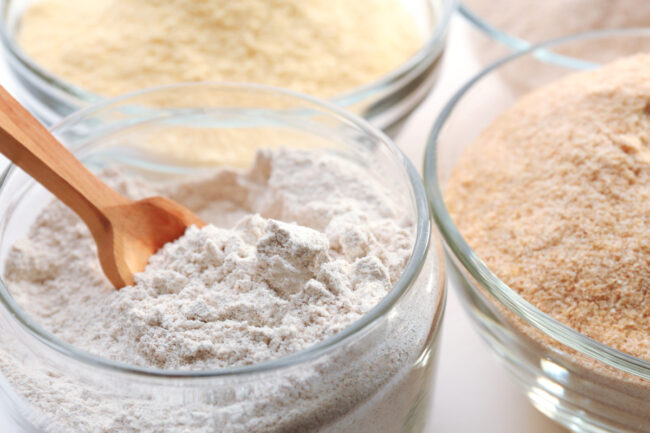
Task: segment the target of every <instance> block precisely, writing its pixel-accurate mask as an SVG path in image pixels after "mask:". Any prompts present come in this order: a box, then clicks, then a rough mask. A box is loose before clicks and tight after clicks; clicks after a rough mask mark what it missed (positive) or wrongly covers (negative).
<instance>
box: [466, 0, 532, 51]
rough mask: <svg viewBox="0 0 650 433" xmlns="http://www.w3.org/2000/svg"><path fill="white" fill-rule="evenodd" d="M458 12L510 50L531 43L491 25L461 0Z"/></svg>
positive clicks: (526, 46) (519, 48)
mask: <svg viewBox="0 0 650 433" xmlns="http://www.w3.org/2000/svg"><path fill="white" fill-rule="evenodd" d="M458 12H459V13H460V14H461V15H462V16H463V17H464V18H465V19H466V20H467V21H469V22H470V23H471V24H473V25H474V26H475V27H477V28H478V29H479V30H481V31H482V32H484V33H485V34H486V35H488V36H489V37H491V38H492V39H494V40H495V41H497V42H499V43H501V44H503V45H505V46H507V47H508V48H510V49H511V50H525V49H527V48H530V47H531V45H532V44H531V43H530V42H528V41H526V40H524V39H521V38H518V37H516V36H513V35H511V34H510V33H508V32H505V31H503V30H500V29H499V28H497V27H495V26H493V25H492V24H490V23H489V22H488V21H486V20H484V19H483V18H481V17H480V16H479V15H478V14H477V13H475V12H474V11H473V10H472V8H470V7H469V6H466V5H465V4H464V3H462V2H461V3H460V4H459V6H458Z"/></svg>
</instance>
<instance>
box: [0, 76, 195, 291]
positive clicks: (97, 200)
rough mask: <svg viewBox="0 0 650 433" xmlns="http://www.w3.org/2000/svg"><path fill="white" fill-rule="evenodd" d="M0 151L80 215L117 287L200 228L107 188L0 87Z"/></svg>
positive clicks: (186, 216)
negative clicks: (153, 257) (188, 232)
mask: <svg viewBox="0 0 650 433" xmlns="http://www.w3.org/2000/svg"><path fill="white" fill-rule="evenodd" d="M0 152H1V153H2V154H4V155H5V156H6V157H7V158H9V159H10V160H11V161H13V162H14V163H15V164H16V165H17V166H19V167H20V168H22V169H23V170H24V171H25V172H26V173H27V174H28V175H30V176H31V177H32V178H34V179H35V180H36V181H37V182H39V183H40V184H41V185H43V186H44V187H45V188H47V189H48V190H49V191H50V192H51V193H52V194H54V195H55V196H56V197H57V198H58V199H59V200H61V201H62V202H63V203H65V204H66V205H67V206H68V207H70V208H71V209H72V210H73V211H75V212H76V213H77V215H79V217H80V218H81V219H82V220H83V221H84V223H85V224H86V225H87V226H88V228H89V230H90V232H91V234H92V236H93V238H94V239H95V243H96V244H97V252H98V256H99V261H100V263H101V265H102V269H103V270H104V273H105V274H106V277H108V279H109V280H110V281H111V283H112V284H113V285H114V286H115V288H117V289H120V288H121V287H124V286H127V285H130V284H133V275H134V274H135V273H137V272H141V271H143V270H144V268H145V267H146V265H147V262H148V260H149V257H151V255H153V254H154V253H156V251H158V250H159V249H160V248H161V247H162V246H163V245H165V244H166V243H168V242H172V241H174V240H176V239H177V238H179V237H180V236H182V235H183V234H184V233H185V230H186V229H187V227H188V226H191V225H195V226H198V227H202V226H204V225H205V223H204V222H203V221H202V220H201V219H200V218H198V217H197V216H196V215H194V214H193V213H192V212H191V211H190V210H189V209H187V208H185V207H184V206H181V205H180V204H178V203H176V202H174V201H172V200H169V199H167V198H164V197H150V198H146V199H144V200H139V201H133V200H129V199H127V198H126V197H124V196H122V195H120V194H118V193H117V192H115V191H114V190H112V189H111V188H109V187H108V186H107V185H106V184H105V183H104V182H102V181H101V180H100V179H99V178H97V177H96V176H95V175H94V174H92V173H91V172H90V171H89V170H88V169H87V168H86V167H84V165H83V164H82V163H81V162H80V161H79V160H78V159H77V158H75V156H74V155H73V154H72V153H71V152H70V151H69V150H68V149H66V148H65V147H64V146H63V145H62V144H61V143H60V142H59V141H58V140H57V139H56V138H55V137H54V136H53V135H52V134H51V133H50V132H49V131H48V130H47V129H46V128H45V127H44V126H43V125H42V124H41V123H40V122H39V121H38V120H37V119H36V118H34V117H33V116H32V115H31V114H30V113H29V112H28V111H27V110H26V109H25V108H24V107H22V106H21V105H20V104H19V103H18V102H17V101H16V100H15V99H14V98H13V97H12V96H11V95H9V93H8V92H7V91H6V90H5V89H4V88H2V87H0Z"/></svg>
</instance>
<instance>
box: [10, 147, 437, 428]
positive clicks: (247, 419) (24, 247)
mask: <svg viewBox="0 0 650 433" xmlns="http://www.w3.org/2000/svg"><path fill="white" fill-rule="evenodd" d="M103 176H104V178H105V179H106V181H107V182H108V183H109V184H111V185H112V186H113V187H114V188H115V189H117V190H118V191H120V192H122V193H124V194H125V195H127V196H129V197H132V198H140V197H142V196H148V195H153V194H164V195H166V196H168V197H170V198H171V199H173V200H176V201H178V202H180V203H181V204H183V205H185V206H187V207H189V208H190V209H192V210H193V211H195V212H196V213H197V214H198V215H199V216H200V217H202V218H203V219H204V220H205V221H206V222H208V223H209V224H208V225H207V226H206V227H204V228H202V229H198V228H196V227H190V228H188V230H187V232H186V233H185V235H184V236H182V237H181V238H179V239H178V240H176V241H175V242H172V243H169V244H167V245H166V246H164V247H163V248H162V249H161V250H160V251H159V252H157V253H156V254H155V255H154V256H152V257H151V259H150V261H149V264H148V266H147V268H146V269H145V271H144V272H142V273H139V274H137V275H136V277H135V283H134V284H133V285H132V286H128V287H124V288H122V289H121V290H119V291H116V290H115V289H114V288H112V287H111V286H110V284H109V283H108V281H107V280H106V278H105V276H104V275H103V274H102V271H101V268H100V266H99V263H98V261H97V256H96V251H95V245H94V242H93V240H92V238H91V236H90V234H89V232H88V230H87V228H86V227H85V225H84V224H83V223H82V222H81V220H80V219H79V218H78V217H77V216H76V215H75V214H74V213H73V212H72V211H70V210H69V209H67V208H66V207H65V206H63V205H62V204H61V203H60V202H57V201H55V202H52V203H51V204H49V205H47V206H46V207H45V208H44V209H43V210H42V212H41V213H40V215H39V216H38V217H37V219H36V221H35V223H34V224H33V225H32V227H31V229H30V231H29V233H28V236H27V237H25V238H23V239H22V240H19V241H18V242H16V243H15V245H14V246H13V248H12V250H11V252H10V253H9V255H8V259H7V262H6V266H5V274H4V280H5V281H6V283H7V286H8V288H9V291H10V292H11V294H12V296H13V297H14V298H15V300H16V301H17V303H18V304H19V305H20V306H21V308H23V309H24V310H25V312H26V313H27V314H28V315H29V316H30V317H31V318H32V319H33V320H35V321H36V322H38V323H39V324H40V326H42V327H44V328H45V329H46V330H47V331H49V332H51V333H52V334H54V335H55V336H57V337H58V338H60V339H62V340H64V341H66V342H68V343H70V344H72V345H74V346H76V347H77V348H79V349H82V350H84V351H86V352H89V353H92V354H95V355H99V356H101V357H103V358H109V359H112V360H115V361H119V362H122V363H126V364H130V365H137V366H141V367H148V368H158V369H165V370H170V369H172V370H193V371H196V370H203V371H205V370H207V369H212V370H214V369H221V368H232V367H241V366H248V365H253V364H259V363H262V362H264V361H269V360H272V359H277V358H281V357H284V356H286V355H289V354H292V353H295V352H299V351H301V350H304V349H306V348H308V347H310V346H312V345H314V344H316V343H318V342H321V341H323V340H325V339H327V338H328V337H331V336H333V335H335V334H337V333H339V332H340V331H341V330H343V329H344V328H346V327H348V326H349V325H350V324H351V323H352V322H354V321H356V320H357V319H359V318H360V317H362V316H363V315H364V314H366V313H368V311H370V309H372V308H373V307H374V306H375V305H376V304H377V303H378V302H380V301H381V299H382V298H384V297H385V296H386V294H387V293H388V292H389V291H390V290H391V288H392V287H393V285H394V284H395V283H396V282H397V280H398V279H399V277H400V275H401V273H402V271H403V270H404V267H405V266H406V263H407V261H408V259H409V257H410V252H411V249H412V246H413V241H414V236H415V229H414V227H415V226H414V221H413V218H412V217H411V216H410V214H409V212H408V211H407V209H408V206H407V205H405V204H404V197H401V196H400V195H397V194H396V193H395V192H394V191H393V190H392V188H391V187H389V186H387V185H384V184H383V182H382V181H380V180H379V179H377V178H374V177H373V175H372V174H371V173H370V172H368V171H366V170H365V169H364V168H362V167H361V166H359V165H357V164H355V163H353V162H351V161H349V160H347V159H345V158H342V157H340V156H337V155H336V154H333V153H327V152H325V151H312V150H288V149H279V150H262V151H259V152H258V154H257V156H256V159H255V161H254V163H253V165H252V167H251V168H249V169H248V170H247V171H238V170H235V169H231V168H227V167H226V168H221V169H218V170H217V171H209V172H208V173H205V174H203V175H200V176H197V175H192V176H191V177H187V176H180V177H178V178H174V179H172V180H166V181H164V182H161V181H152V180H145V179H144V178H138V177H134V176H133V175H127V174H126V173H125V172H124V171H123V170H119V169H117V170H116V169H108V170H107V171H105V172H104V173H103ZM426 266H428V267H427V269H428V272H430V273H431V275H435V273H436V271H435V270H433V269H431V264H429V265H426ZM426 296H431V297H432V299H431V301H430V302H431V303H429V302H424V303H423V305H422V307H420V306H416V307H414V308H415V309H416V310H418V311H412V310H409V311H408V314H407V313H406V312H405V313H404V314H405V316H404V317H406V318H405V319H404V320H402V321H400V322H399V323H397V322H395V323H394V324H393V325H390V326H384V327H379V328H378V329H377V330H376V331H373V332H377V333H378V335H377V337H376V338H374V339H373V338H370V339H369V340H366V341H367V343H364V344H366V345H363V344H361V345H359V346H358V347H357V346H355V347H352V348H349V349H350V350H345V351H341V353H330V354H329V355H327V356H326V357H325V358H324V359H322V360H315V361H313V362H310V363H305V364H301V365H298V366H297V367H295V368H293V369H281V370H279V371H278V372H277V373H269V374H268V375H266V376H264V375H261V374H260V375H251V376H250V378H248V376H243V377H242V378H241V379H238V378H237V377H235V378H233V380H232V381H229V380H228V377H225V378H217V379H213V380H214V381H215V382H214V383H216V385H215V384H213V382H209V381H208V382H207V384H206V385H205V387H206V388H205V389H204V388H201V386H202V385H201V384H202V383H203V382H201V381H200V380H197V381H196V382H192V384H191V385H189V386H190V388H182V389H181V388H178V389H177V388H175V386H177V385H175V384H174V382H173V381H172V383H171V385H170V387H167V388H165V391H160V390H158V391H153V392H152V391H150V390H148V388H147V387H146V386H145V385H144V384H142V385H141V386H140V385H138V384H139V382H138V381H137V380H136V381H131V380H129V381H125V382H120V381H119V380H121V379H119V378H118V379H112V378H111V376H104V375H106V374H107V373H106V372H98V371H96V370H92V371H90V372H86V373H87V374H85V373H84V371H85V370H84V369H83V368H81V367H75V363H72V362H70V361H66V360H64V361H62V364H61V365H60V366H59V367H58V368H50V367H48V366H44V365H43V364H38V363H36V362H35V357H34V355H33V354H32V355H29V354H28V355H25V356H22V357H21V355H20V354H19V353H18V352H16V351H13V350H7V348H8V347H18V345H15V344H12V343H11V342H10V340H9V339H10V338H11V336H10V335H8V334H6V335H5V336H4V337H3V336H0V349H2V350H0V371H2V373H3V375H4V376H5V377H6V378H7V380H8V383H9V384H10V386H11V388H12V389H13V391H14V392H16V393H17V394H19V395H20V396H22V397H23V398H25V399H26V400H27V401H28V402H29V404H30V405H31V406H32V407H35V408H36V409H37V410H38V411H40V413H41V414H42V417H44V418H45V420H43V419H42V418H41V417H40V415H39V416H33V414H32V416H29V415H28V416H27V417H28V418H29V419H30V421H31V422H33V423H34V424H36V425H39V426H46V427H43V428H45V431H48V432H59V431H61V432H111V433H113V432H115V433H117V432H120V433H124V432H133V433H135V432H148V433H154V432H156V433H158V432H169V433H181V432H190V431H191V432H202V433H212V432H233V433H234V432H238V433H239V432H241V433H244V432H249V433H250V432H260V433H262V432H266V433H268V432H300V431H319V432H330V431H331V432H335V431H336V432H347V431H350V432H352V431H354V432H366V431H367V432H371V431H372V432H377V431H381V432H383V431H394V429H397V428H398V427H397V423H398V422H400V423H401V422H402V421H401V420H403V419H404V418H405V417H406V415H404V416H402V415H398V416H394V417H393V418H394V419H393V420H391V419H390V418H391V415H390V414H391V413H392V414H394V413H396V412H395V411H397V412H399V413H404V414H406V413H408V410H409V407H410V406H411V405H412V404H413V403H412V402H413V401H417V400H418V399H421V396H420V392H419V391H418V390H419V389H420V387H421V383H422V381H423V380H425V378H423V377H422V376H423V375H425V374H426V371H427V369H411V368H410V366H411V365H413V364H415V363H416V360H417V359H418V357H419V356H420V355H419V354H420V353H421V351H422V350H423V349H424V348H425V347H426V344H427V343H426V342H427V338H429V327H430V326H431V323H432V321H433V317H434V315H435V314H437V313H436V312H434V308H432V305H434V299H433V297H434V296H435V297H439V294H434V293H433V292H431V291H428V292H427V294H426V295H425V297H426ZM420 308H421V310H420ZM411 317H412V319H411ZM370 335H371V336H372V335H374V334H373V333H372V332H371V333H370ZM55 361H56V358H53V359H52V362H55ZM48 362H49V360H48ZM57 365H58V364H57ZM68 369H69V371H68V372H67V373H66V374H62V373H61V371H67V370H68ZM218 380H221V382H218ZM89 383H90V385H89ZM97 383H99V385H97ZM0 385H2V383H0ZM147 386H148V385H147ZM178 386H180V385H178ZM161 393H162V394H163V395H160V394H161ZM141 394H144V395H145V397H142V396H141ZM190 395H191V396H194V397H189V396H190ZM154 400H155V401H154ZM389 408H392V409H389ZM373 420H375V421H376V423H375V421H373ZM393 423H395V425H393ZM383 428H386V429H389V430H382V429H383Z"/></svg>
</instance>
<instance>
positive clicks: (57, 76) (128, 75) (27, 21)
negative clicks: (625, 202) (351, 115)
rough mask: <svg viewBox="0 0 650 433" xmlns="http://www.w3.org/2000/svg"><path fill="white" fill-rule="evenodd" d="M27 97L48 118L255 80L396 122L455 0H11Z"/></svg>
mask: <svg viewBox="0 0 650 433" xmlns="http://www.w3.org/2000/svg"><path fill="white" fill-rule="evenodd" d="M1 3H2V7H0V11H1V13H2V19H1V22H2V29H1V31H0V33H1V36H2V41H3V45H4V48H5V52H6V58H7V61H8V63H9V66H10V68H11V70H12V71H13V73H14V77H15V78H16V80H17V81H18V83H19V84H20V90H21V91H20V94H19V95H18V96H19V98H20V99H21V100H22V102H23V103H25V104H26V105H27V106H28V107H29V108H30V109H31V110H32V111H33V112H35V113H36V114H37V115H38V116H39V117H40V118H41V119H42V120H43V121H44V122H46V123H52V122H55V121H56V120H58V119H60V118H61V117H62V116H64V115H66V114H69V113H70V112H72V111H75V110H77V109H78V108H80V107H83V106H87V105H89V104H90V103H94V102H97V101H99V100H102V99H104V98H107V97H114V96H117V95H120V94H123V93H127V92H132V91H135V90H138V89H142V88H148V87H155V86H160V85H166V84H171V83H177V82H196V81H219V82H255V83H260V84H266V85H271V86H275V87H282V88H287V89H291V90H295V91H299V92H302V93H307V94H310V95H313V96H317V97H320V98H327V99H330V100H333V101H334V102H337V103H338V104H339V105H342V106H344V107H346V108H348V109H349V110H351V111H353V112H355V113H357V114H361V115H363V116H364V117H365V118H367V119H368V120H370V121H371V122H372V123H374V124H375V126H378V127H380V128H383V129H389V128H390V127H394V126H395V125H396V124H398V123H399V122H400V121H401V120H403V118H404V117H405V116H406V115H408V113H410V112H411V111H412V110H413V109H414V108H415V107H416V106H417V105H418V103H419V102H420V101H421V100H422V99H423V98H424V96H425V95H426V94H427V92H428V90H429V89H430V88H431V86H432V85H433V83H434V79H435V74H434V72H435V70H436V69H437V66H438V63H439V59H440V56H441V54H442V52H443V48H444V41H445V36H446V31H447V24H448V21H449V17H450V15H451V13H452V11H453V10H454V8H455V4H456V2H455V0H419V1H415V2H413V1H401V0H367V1H364V2H349V1H347V0H312V1H308V2H304V1H300V0H281V1H275V2H268V1H266V0H247V1H243V2H242V1H237V2H232V1H227V0H219V1H211V2H196V1H193V0H178V1H170V2H158V1H153V0H144V1H138V2H132V1H129V0H93V1H83V2H79V1H76V0H39V1H36V2H34V1H18V0H5V1H2V2H1Z"/></svg>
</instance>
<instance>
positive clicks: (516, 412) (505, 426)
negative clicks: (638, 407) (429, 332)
mask: <svg viewBox="0 0 650 433" xmlns="http://www.w3.org/2000/svg"><path fill="white" fill-rule="evenodd" d="M473 31H475V30H474V29H472V28H470V27H469V25H468V24H467V22H466V21H464V20H463V19H462V18H461V17H459V16H456V17H455V18H454V20H453V21H452V26H451V30H450V33H449V45H448V47H447V53H446V57H445V60H444V64H443V69H442V71H441V75H440V79H439V82H438V83H437V85H436V87H435V88H434V90H433V92H432V93H431V94H430V95H429V97H428V98H427V100H426V101H425V102H424V103H423V104H422V105H421V106H420V107H419V108H418V109H417V111H416V112H414V113H413V114H412V116H411V117H410V119H408V121H407V123H406V124H405V125H404V129H403V130H402V132H401V133H400V134H399V135H398V136H397V138H396V142H397V144H399V146H400V147H401V148H402V150H404V152H405V153H406V154H407V155H408V157H409V158H410V159H411V161H413V163H414V164H415V166H416V167H417V168H418V169H420V171H421V168H422V161H423V157H424V147H425V144H426V140H427V137H428V135H429V132H430V130H431V128H432V126H433V123H434V121H435V119H436V116H437V114H438V112H439V110H440V109H441V108H442V107H443V106H444V104H445V103H446V102H447V100H448V99H449V98H450V97H451V95H452V94H453V93H454V92H455V91H456V90H457V89H458V88H459V87H460V86H461V85H462V84H463V83H464V82H465V81H466V80H467V79H469V78H470V77H471V76H473V75H474V74H475V73H476V72H478V71H479V70H480V69H481V65H480V64H479V63H478V61H477V60H476V59H475V58H474V57H473V55H472V52H471V46H470V40H469V33H470V32H473ZM439 350H440V352H439V358H438V372H437V374H436V376H435V381H436V382H435V395H434V401H433V406H432V409H431V415H430V419H429V424H428V427H427V429H426V431H427V433H429V432H435V433H566V432H567V430H565V429H563V428H562V427H560V426H559V425H558V424H556V423H555V422H553V421H551V420H549V419H548V418H546V417H545V416H544V415H542V414H541V413H539V412H538V411H537V410H536V409H535V408H533V406H532V405H531V404H530V403H529V402H528V400H527V399H526V397H525V396H524V394H523V392H522V391H521V390H520V389H519V388H518V385H517V384H515V382H514V380H513V379H512V378H511V377H510V376H509V375H508V373H507V372H506V370H505V369H504V368H503V367H502V366H501V365H500V363H499V360H498V359H497V358H496V355H493V354H492V352H491V351H490V349H488V347H487V345H486V343H484V342H483V341H482V340H481V338H480V337H479V336H478V334H477V333H476V331H475V330H474V329H473V328H472V324H471V322H470V320H469V318H468V316H467V315H466V314H465V311H464V310H463V308H462V306H461V304H460V301H459V299H458V297H457V296H456V293H455V289H454V287H451V286H450V287H449V292H448V298H447V308H446V312H445V319H444V322H443V329H442V341H441V346H440V348H439Z"/></svg>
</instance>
